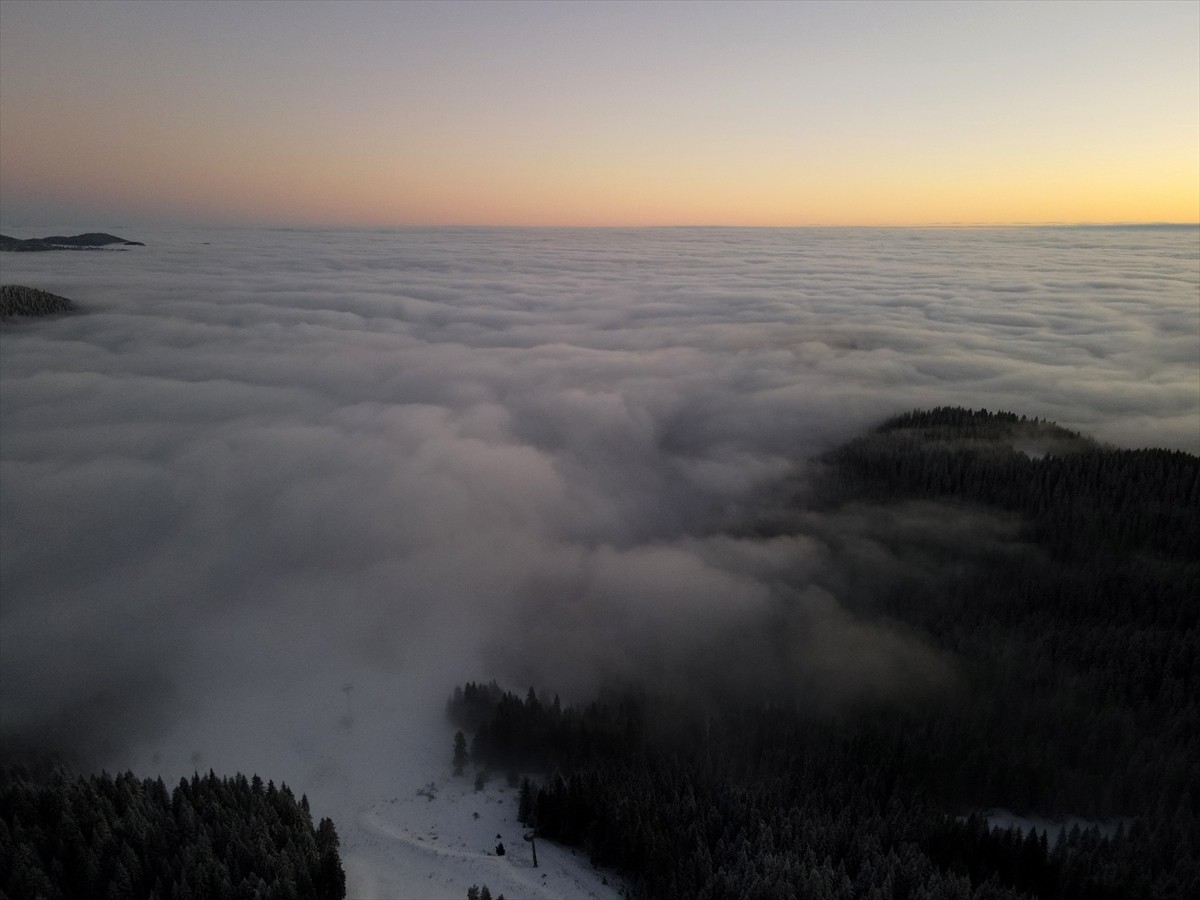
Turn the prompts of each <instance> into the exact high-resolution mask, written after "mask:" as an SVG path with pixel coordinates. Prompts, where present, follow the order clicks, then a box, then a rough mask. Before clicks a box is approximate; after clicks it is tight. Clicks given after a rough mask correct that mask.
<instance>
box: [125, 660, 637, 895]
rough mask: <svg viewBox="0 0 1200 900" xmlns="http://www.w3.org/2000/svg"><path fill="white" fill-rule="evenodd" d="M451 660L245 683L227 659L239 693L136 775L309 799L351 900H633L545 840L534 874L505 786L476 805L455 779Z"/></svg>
mask: <svg viewBox="0 0 1200 900" xmlns="http://www.w3.org/2000/svg"><path fill="white" fill-rule="evenodd" d="M445 647H446V644H445V642H440V643H439V642H434V641H431V642H429V643H428V644H427V653H426V654H423V655H413V656H410V658H409V660H408V665H406V666H403V667H400V668H398V669H394V670H390V671H389V670H385V669H380V668H378V667H374V666H371V665H369V664H366V663H362V664H360V666H358V667H356V668H354V669H349V668H347V669H345V670H343V671H341V672H338V673H337V674H336V675H335V676H333V677H331V673H330V672H329V671H328V670H326V669H325V668H324V667H323V666H319V665H314V666H311V667H309V668H308V671H307V672H305V671H302V670H301V669H299V668H292V669H286V670H284V669H281V668H280V667H279V666H278V664H277V663H276V664H272V662H271V660H270V659H269V658H264V661H263V665H262V667H260V668H255V669H252V670H247V669H245V668H243V667H242V666H241V665H239V662H240V661H237V660H234V659H227V660H224V661H223V662H225V664H226V667H225V670H226V678H227V679H228V682H229V683H228V684H213V685H212V694H211V697H212V702H211V703H209V704H207V705H205V706H204V707H203V708H197V709H192V710H191V711H190V715H189V716H188V717H186V719H183V720H181V721H180V723H178V724H177V725H176V728H175V729H174V730H172V731H170V732H168V733H165V734H163V735H161V736H160V738H159V740H158V741H155V742H154V743H153V744H151V745H149V746H147V747H143V748H140V752H139V753H137V754H135V756H137V757H140V758H136V759H134V760H133V765H132V768H133V769H134V770H135V771H137V772H139V773H141V774H148V775H157V774H162V775H163V777H164V779H166V781H167V783H168V785H171V784H172V783H173V782H172V780H173V779H174V780H177V779H178V778H179V777H181V776H190V775H191V774H192V772H193V771H196V770H199V771H200V772H202V773H203V772H206V771H207V770H208V769H209V768H210V767H211V768H213V769H215V771H216V772H218V773H220V774H233V773H234V772H236V771H241V772H243V773H247V774H249V773H258V774H260V775H261V776H262V777H263V779H264V780H266V779H268V778H270V779H272V780H274V781H275V783H276V784H279V783H281V782H282V783H286V784H287V786H288V787H289V788H290V789H291V790H292V791H293V793H294V794H295V795H296V796H297V797H299V796H300V795H301V794H305V795H307V797H308V799H309V803H310V806H311V808H312V814H313V817H314V820H315V819H317V818H319V817H324V816H329V817H331V818H332V819H333V821H334V824H335V826H336V827H337V831H338V836H339V838H340V840H341V855H342V863H343V866H344V868H345V870H346V883H347V897H349V898H358V900H384V898H386V900H404V898H421V900H437V898H442V897H445V898H457V900H465V898H466V896H467V889H468V888H469V887H471V886H472V885H479V886H481V887H482V886H483V885H485V884H486V885H487V886H488V889H489V890H490V891H491V894H492V897H493V898H498V897H499V895H500V894H504V896H505V897H507V898H508V900H519V898H531V900H536V898H581V900H582V898H597V900H615V898H619V897H622V896H623V894H622V893H621V887H622V884H621V882H620V880H619V879H618V877H617V876H616V875H615V874H614V873H613V872H606V871H599V870H596V869H594V868H593V867H592V865H591V863H590V861H589V860H588V857H587V854H586V853H585V852H584V851H582V850H576V851H574V852H572V850H570V849H568V848H565V847H560V846H555V845H553V844H551V843H549V842H548V841H544V840H539V841H538V842H537V854H538V863H539V867H538V868H536V869H535V868H534V867H533V858H532V854H531V851H530V846H529V844H528V843H526V842H525V840H524V839H523V836H524V834H525V833H526V831H527V829H526V828H525V827H524V826H522V825H521V824H520V823H519V822H518V821H517V805H518V790H517V789H516V788H513V787H510V786H509V785H508V784H507V782H506V779H505V777H504V773H492V775H491V777H490V779H489V780H488V781H487V783H486V784H485V786H484V788H483V790H481V791H478V792H477V791H476V790H475V787H474V786H475V772H474V770H473V769H472V768H471V767H469V766H468V768H467V770H466V772H465V773H464V774H463V775H461V776H458V777H455V776H454V775H453V773H452V758H453V747H454V731H455V728H454V726H453V725H452V724H451V723H450V722H449V720H448V719H447V717H446V715H445V702H446V697H448V696H449V694H450V692H451V691H452V689H453V687H454V685H455V684H456V683H461V682H462V681H463V680H469V679H464V678H461V677H457V676H455V675H454V674H452V673H453V672H455V671H458V672H459V673H460V675H461V670H459V669H458V666H459V664H460V662H459V661H458V660H456V659H454V658H453V657H452V656H446V655H445ZM275 659H278V657H276V658H275ZM468 674H470V673H468ZM235 685H236V686H237V687H238V689H237V690H235V689H234V687H235ZM122 768H124V766H123V765H122ZM531 777H533V776H531ZM497 835H499V838H497ZM498 840H499V841H503V843H504V846H505V849H506V853H505V855H504V856H496V855H495V852H494V850H495V847H496V844H497V842H498ZM606 880H607V882H608V883H607V884H605V881H606Z"/></svg>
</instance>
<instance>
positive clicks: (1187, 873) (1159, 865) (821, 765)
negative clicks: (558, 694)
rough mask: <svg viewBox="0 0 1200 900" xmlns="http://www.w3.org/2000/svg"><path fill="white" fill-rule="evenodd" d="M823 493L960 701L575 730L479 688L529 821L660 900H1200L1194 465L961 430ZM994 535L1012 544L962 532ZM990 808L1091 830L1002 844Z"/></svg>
mask: <svg viewBox="0 0 1200 900" xmlns="http://www.w3.org/2000/svg"><path fill="white" fill-rule="evenodd" d="M816 469H817V470H818V471H819V472H820V475H819V476H818V477H819V483H818V484H817V485H816V490H815V492H814V491H810V492H808V493H806V494H804V497H805V498H806V499H805V501H804V502H805V503H807V504H808V506H807V508H806V509H805V510H802V511H797V513H796V515H795V516H794V517H793V519H792V520H791V521H792V523H793V527H794V528H795V529H796V530H797V533H801V532H803V533H805V534H806V537H807V539H808V540H809V541H812V540H818V541H827V542H833V541H836V540H837V539H838V535H837V528H838V527H839V525H838V523H844V522H845V521H853V522H868V523H876V522H878V523H883V524H881V525H879V530H877V531H875V532H872V533H870V534H869V535H867V537H869V538H870V539H872V540H880V541H886V542H887V545H888V551H889V554H890V556H891V558H893V559H894V560H898V561H899V562H900V564H899V565H897V566H896V567H895V568H894V570H889V571H887V572H881V573H872V577H871V578H870V579H861V580H860V584H869V585H870V590H869V591H864V592H863V595H862V596H859V597H856V598H851V597H848V596H847V597H842V598H840V599H842V600H843V602H845V603H846V604H847V605H849V606H851V608H852V609H853V611H854V614H855V615H856V616H859V617H861V618H862V619H863V620H865V621H867V622H873V623H877V624H879V625H880V626H881V627H888V626H889V625H892V626H898V627H902V628H903V629H906V630H907V631H908V633H910V634H913V635H915V636H917V637H918V638H919V639H920V640H921V641H923V642H924V643H926V644H927V645H930V646H932V647H934V648H936V649H937V650H938V651H939V652H941V653H943V654H945V655H946V657H947V658H948V659H950V660H952V661H953V665H954V667H955V670H956V672H957V675H958V678H957V682H958V685H957V688H956V689H953V690H946V691H942V692H940V693H933V692H931V693H930V695H929V696H926V697H924V698H922V699H921V701H920V702H914V701H912V700H911V699H910V700H909V701H908V702H904V703H895V702H887V701H883V700H878V699H876V700H873V701H861V702H858V703H847V704H843V705H842V706H841V707H840V708H836V709H830V708H824V707H822V708H813V707H812V706H809V705H805V704H803V703H796V704H793V705H788V704H787V703H781V702H780V699H779V697H778V696H772V697H770V698H766V697H761V698H755V697H745V698H743V702H741V703H738V704H732V705H731V706H730V707H729V708H727V709H725V710H724V712H721V711H720V710H717V711H714V709H713V707H712V706H711V705H709V706H705V707H703V708H702V709H701V708H699V707H697V706H695V705H694V704H692V703H690V702H689V700H688V699H687V698H679V697H670V696H664V695H663V694H662V691H661V689H660V688H659V687H658V686H656V685H642V686H639V687H638V688H637V689H634V690H630V691H626V692H623V693H617V694H611V695H607V696H603V697H600V698H598V699H597V700H596V701H595V702H593V703H591V704H590V705H587V706H584V707H580V708H573V707H563V706H562V705H561V704H559V703H558V702H556V700H551V699H550V698H549V697H546V696H542V697H539V696H538V695H537V694H536V693H534V692H533V691H532V690H531V691H530V692H529V693H528V694H526V695H525V696H524V699H522V697H521V695H520V694H513V693H506V692H504V691H502V690H501V689H500V688H498V687H497V686H495V685H467V686H466V687H464V688H463V689H462V690H459V691H456V693H455V695H454V696H453V697H452V698H451V702H450V706H449V711H450V713H451V715H452V717H453V718H454V720H455V721H456V722H457V723H458V724H459V726H460V727H461V728H463V729H464V731H465V732H469V733H472V754H471V756H472V760H473V762H474V763H475V764H476V765H477V766H480V767H495V768H499V769H501V770H524V771H532V772H535V773H541V774H540V775H539V776H538V777H535V778H531V779H530V781H529V783H528V784H527V785H525V786H524V787H523V789H522V803H521V815H522V819H523V821H525V822H526V823H527V824H528V825H529V826H530V827H531V828H532V829H535V830H536V832H537V834H539V835H541V836H544V837H548V838H552V839H556V840H560V841H564V842H566V843H570V844H574V845H578V846H581V847H584V848H586V849H587V850H588V852H589V853H590V854H591V856H592V858H593V859H594V860H595V861H596V862H598V863H602V864H608V865H613V866H616V867H618V868H619V869H621V870H622V871H623V872H625V874H626V876H627V877H628V878H629V880H630V883H631V884H633V885H634V887H635V889H636V892H637V893H638V894H639V895H640V896H643V897H654V898H667V900H670V898H695V897H713V898H715V897H734V896H736V897H745V898H763V900H771V898H782V897H797V896H801V897H806V898H816V900H822V898H830V897H837V898H861V897H871V898H892V897H896V898H964V900H965V898H977V900H981V898H993V900H994V898H1009V900H1015V898H1033V897H1037V898H1045V900H1051V898H1063V900H1066V898H1080V900H1082V898H1145V900H1149V898H1190V897H1197V896H1200V826H1198V824H1197V823H1200V622H1198V615H1197V609H1198V603H1200V599H1198V598H1200V560H1198V559H1197V553H1196V550H1197V546H1200V545H1198V544H1197V543H1196V540H1195V536H1196V535H1197V534H1200V531H1198V527H1200V522H1198V520H1200V503H1198V502H1197V501H1198V499H1200V498H1198V495H1197V491H1198V484H1200V459H1197V458H1196V457H1194V456H1190V455H1188V454H1184V453H1177V452H1170V451H1161V450H1136V451H1131V450H1117V449H1112V448H1107V447H1103V446H1101V445H1099V444H1097V443H1096V442H1094V441H1091V440H1089V439H1087V438H1085V437H1081V436H1080V435H1076V434H1073V433H1071V432H1069V431H1066V430H1065V429H1061V428H1058V427H1057V426H1055V425H1053V424H1051V423H1046V422H1039V421H1037V420H1030V419H1023V418H1021V417H1019V416H1016V415H1012V414H1009V413H992V412H986V411H971V410H965V409H957V408H952V409H936V410H932V411H918V412H914V413H909V414H906V415H904V416H900V417H898V418H896V419H893V420H891V421H889V422H886V423H884V424H883V425H882V426H881V427H880V428H879V429H877V430H875V431H873V432H872V433H870V434H868V435H864V436H863V437H861V438H859V439H857V440H854V441H851V442H850V443H848V444H847V445H845V446H843V447H841V448H839V449H837V450H835V451H833V452H831V453H829V454H827V455H826V456H825V457H824V458H823V459H822V460H821V461H819V465H817V466H816ZM913 510H920V511H921V515H916V514H915V513H913ZM931 510H932V511H933V512H934V513H935V514H934V515H933V516H930V515H929V512H930V511H931ZM938 511H941V512H942V515H941V517H940V518H941V521H942V522H943V524H942V526H941V527H940V528H939V529H936V530H937V534H935V535H932V536H931V534H930V531H931V529H930V528H929V527H928V525H927V523H928V522H929V521H930V520H931V519H932V520H934V521H938V520H939V516H938V515H937V512H938ZM768 517H769V518H770V519H771V521H772V524H771V527H770V529H769V531H768V530H762V531H759V532H758V533H762V534H770V535H776V536H777V535H778V534H779V533H780V531H781V529H784V528H785V527H786V526H787V522H788V519H787V518H786V516H781V515H778V514H776V513H775V512H771V513H770V514H769V516H768ZM987 519H994V520H995V521H996V522H997V523H1000V525H1001V526H1002V528H1003V530H1004V533H1005V534H1006V535H1008V538H1006V540H1004V541H1002V542H993V544H988V543H987V541H986V540H984V539H982V538H980V537H979V536H978V534H979V533H978V532H976V531H974V530H972V529H971V528H966V527H960V525H961V523H963V522H966V521H974V522H978V521H981V520H987ZM909 521H912V522H917V523H921V527H920V528H916V527H914V528H910V529H907V530H906V528H905V523H906V522H909ZM814 523H819V527H818V526H815V525H814ZM871 527H875V525H874V524H872V525H871ZM814 528H815V529H816V530H814ZM821 528H823V529H825V530H823V531H822V530H820V529H821ZM804 529H809V530H808V531H807V532H804ZM751 533H754V532H753V531H752V532H751ZM848 538H849V540H848V543H851V544H854V543H856V542H858V543H861V541H862V540H863V538H864V535H863V534H851V535H849V536H848ZM747 539H749V538H747ZM829 548H830V553H831V554H832V555H835V556H836V552H835V551H836V547H834V545H833V543H830V544H829ZM910 559H912V560H920V564H915V563H914V564H913V565H911V566H907V565H905V563H906V562H907V561H908V560H910ZM664 722H669V723H671V725H670V726H669V727H664V724H663V723H664ZM449 751H450V748H447V756H448V757H449ZM995 808H1004V809H1008V810H1013V811H1015V812H1017V813H1019V814H1022V815H1026V816H1030V817H1034V816H1036V817H1041V818H1043V819H1045V820H1049V821H1052V822H1053V821H1058V822H1064V821H1067V820H1068V819H1069V818H1071V817H1082V818H1083V819H1085V820H1088V821H1091V822H1093V823H1095V827H1093V828H1087V827H1085V828H1082V829H1080V828H1064V829H1063V830H1062V831H1061V832H1060V833H1057V834H1055V833H1046V832H1045V831H1042V832H1020V831H1017V830H1013V831H1005V830H1002V829H998V828H991V827H989V825H988V824H987V821H986V819H985V817H984V815H983V814H984V813H985V812H986V811H987V810H990V809H995Z"/></svg>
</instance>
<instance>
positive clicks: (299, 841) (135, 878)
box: [0, 769, 346, 900]
mask: <svg viewBox="0 0 1200 900" xmlns="http://www.w3.org/2000/svg"><path fill="white" fill-rule="evenodd" d="M345 893H346V879H345V875H344V873H343V871H342V863H341V859H340V857H339V854H338V836H337V831H336V830H335V829H334V826H333V822H332V821H331V820H329V819H322V820H321V821H320V823H319V824H318V825H317V826H316V827H315V828H314V827H313V822H312V817H311V816H310V814H309V808H308V800H307V799H306V798H304V797H301V798H300V800H299V802H297V800H296V798H295V796H294V795H293V794H292V792H291V791H290V790H288V788H287V786H286V785H281V786H280V787H276V786H275V785H274V784H273V783H271V782H268V783H267V784H266V785H264V784H263V782H262V780H261V779H259V777H258V776H257V775H256V776H254V777H253V778H251V779H247V778H246V777H245V776H244V775H236V776H235V777H233V778H228V779H227V778H218V777H217V776H216V775H214V774H213V773H212V772H209V774H208V775H207V776H206V777H201V776H199V775H195V776H193V777H192V778H191V779H190V780H188V779H182V780H181V781H180V782H179V784H178V785H177V786H176V787H175V789H174V790H173V791H170V792H168V791H167V788H166V786H165V785H164V784H163V782H162V779H148V778H147V779H144V780H139V779H137V778H135V777H134V776H133V775H132V774H129V773H126V774H124V775H117V776H116V777H115V778H113V777H111V776H109V775H107V774H101V775H92V776H87V777H84V776H75V777H70V776H67V775H65V774H62V773H57V774H54V775H52V776H51V777H50V778H49V779H48V780H46V781H44V782H35V781H32V780H30V779H29V778H28V777H27V776H25V775H24V774H23V773H21V772H19V771H17V770H12V769H9V770H0V897H6V898H10V900H34V898H38V900H56V898H75V897H79V898H83V897H88V898H112V900H139V898H141V900H172V898H173V900H238V898H247V900H249V898H272V900H274V898H278V900H340V898H341V897H344V896H345Z"/></svg>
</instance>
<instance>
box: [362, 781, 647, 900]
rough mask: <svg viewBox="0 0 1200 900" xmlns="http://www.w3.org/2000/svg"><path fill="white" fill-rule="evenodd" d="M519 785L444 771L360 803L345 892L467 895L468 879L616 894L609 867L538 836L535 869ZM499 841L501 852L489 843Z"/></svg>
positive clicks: (506, 888)
mask: <svg viewBox="0 0 1200 900" xmlns="http://www.w3.org/2000/svg"><path fill="white" fill-rule="evenodd" d="M526 831H527V830H526V829H525V828H524V827H522V826H521V824H520V823H519V822H518V821H517V792H516V791H515V790H514V789H512V788H509V787H507V786H506V785H505V784H504V782H503V780H500V781H499V782H497V781H496V780H492V781H491V782H489V783H488V785H487V786H486V787H485V788H484V789H483V790H482V791H476V790H475V789H474V781H473V779H472V778H471V777H469V776H462V777H459V778H452V777H447V776H442V777H441V778H439V779H436V780H434V781H432V782H430V783H429V784H426V785H424V786H421V785H417V786H415V788H414V790H412V791H410V792H409V794H408V795H407V796H401V797H395V798H392V799H389V800H386V801H383V802H380V803H377V804H374V805H373V806H370V807H368V808H366V809H364V810H362V811H361V812H360V813H359V814H358V815H357V817H356V818H355V820H354V821H353V822H352V823H349V822H348V823H346V827H345V828H344V829H343V832H342V859H343V863H344V865H345V868H346V881H347V895H348V896H350V897H358V898H385V897H387V898H392V897H413V898H426V897H428V898H435V897H448V898H459V900H462V898H465V897H466V896H467V889H468V888H469V887H471V885H479V886H482V885H485V884H486V885H487V887H488V889H489V890H490V891H491V894H492V896H493V897H499V896H500V895H501V894H503V895H504V896H505V897H507V898H508V900H518V898H558V897H562V898H585V897H588V898H593V897H594V898H614V900H615V898H619V897H621V896H623V895H622V893H621V891H620V889H619V886H618V881H617V879H616V878H614V877H613V875H612V873H609V872H602V871H599V870H597V869H594V868H592V866H591V865H590V864H589V863H588V861H587V857H586V855H585V854H583V853H582V852H578V851H576V852H572V851H571V850H568V849H566V848H564V847H559V846H555V845H553V844H550V843H548V842H546V841H538V842H537V855H538V867H537V868H534V865H533V855H532V852H531V850H530V846H529V844H528V843H527V842H526V841H525V840H524V839H523V835H524V834H525V833H526ZM501 842H502V843H503V844H504V848H505V851H506V852H505V854H504V855H503V856H498V855H496V853H495V848H496V845H497V844H498V843H501Z"/></svg>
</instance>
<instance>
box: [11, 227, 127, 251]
mask: <svg viewBox="0 0 1200 900" xmlns="http://www.w3.org/2000/svg"><path fill="white" fill-rule="evenodd" d="M113 244H120V245H121V246H123V247H145V246H146V245H145V244H143V243H142V242H141V241H131V240H129V239H127V238H123V237H117V235H115V234H106V233H105V232H103V231H89V232H87V233H86V234H74V235H70V236H65V235H60V234H56V235H51V236H50V237H44V238H15V237H9V236H8V235H6V234H0V251H8V252H10V253H39V252H42V251H45V250H99V249H103V248H105V247H109V246H111V245H113Z"/></svg>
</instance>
